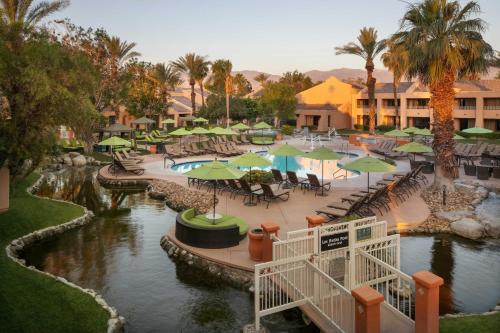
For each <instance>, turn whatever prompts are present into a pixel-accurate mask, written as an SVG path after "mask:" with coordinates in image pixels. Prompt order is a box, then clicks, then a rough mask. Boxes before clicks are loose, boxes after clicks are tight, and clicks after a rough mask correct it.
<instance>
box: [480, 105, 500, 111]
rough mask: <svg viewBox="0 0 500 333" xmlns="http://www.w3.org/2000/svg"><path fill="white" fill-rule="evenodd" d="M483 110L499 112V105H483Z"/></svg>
mask: <svg viewBox="0 0 500 333" xmlns="http://www.w3.org/2000/svg"><path fill="white" fill-rule="evenodd" d="M483 109H484V110H500V105H485V106H484V108H483Z"/></svg>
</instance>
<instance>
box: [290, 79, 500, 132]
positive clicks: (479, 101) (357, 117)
mask: <svg viewBox="0 0 500 333" xmlns="http://www.w3.org/2000/svg"><path fill="white" fill-rule="evenodd" d="M349 87H350V88H349ZM455 93H456V103H455V110H454V113H453V116H454V125H455V129H456V130H463V129H466V128H469V127H475V126H476V127H485V128H488V129H491V130H494V131H498V130H500V80H479V81H457V82H456V83H455ZM349 98H350V100H349ZM375 98H376V108H377V109H376V117H377V118H376V123H377V125H394V124H395V123H396V112H395V102H394V93H393V87H392V83H377V84H376V87H375ZM297 99H298V101H299V104H298V106H297V112H296V115H297V128H301V127H303V126H311V125H312V126H315V127H316V128H317V129H318V130H327V129H328V128H346V127H353V126H354V125H356V124H358V125H368V119H369V116H368V113H369V109H368V91H367V88H363V89H360V88H359V86H355V85H353V84H351V83H346V82H342V81H339V80H337V79H335V78H330V79H328V80H327V81H325V82H323V83H322V84H319V85H317V86H315V87H313V88H311V89H308V90H306V91H303V92H301V93H299V94H297ZM429 100H430V92H429V89H428V88H427V87H426V86H425V85H423V84H422V83H420V82H401V83H400V84H399V86H398V90H397V103H398V105H399V117H400V124H401V127H408V126H416V127H430V125H431V124H432V119H433V114H432V108H431V107H430V106H429ZM349 114H350V117H349Z"/></svg>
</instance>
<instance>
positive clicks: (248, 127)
mask: <svg viewBox="0 0 500 333" xmlns="http://www.w3.org/2000/svg"><path fill="white" fill-rule="evenodd" d="M231 128H232V129H235V130H240V131H244V130H249V129H250V126H247V125H245V124H243V123H237V124H236V125H233V126H231Z"/></svg>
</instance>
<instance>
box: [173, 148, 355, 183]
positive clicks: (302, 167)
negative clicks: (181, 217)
mask: <svg viewBox="0 0 500 333" xmlns="http://www.w3.org/2000/svg"><path fill="white" fill-rule="evenodd" d="M259 154H260V155H261V156H263V157H265V158H267V159H268V160H270V161H271V162H272V163H273V164H272V165H271V166H268V167H264V168H252V170H256V169H257V170H265V171H269V170H271V169H278V170H280V171H281V172H282V173H285V171H286V170H288V171H295V172H296V173H297V176H299V177H307V174H308V173H312V174H316V175H317V176H318V178H320V179H321V161H318V160H312V159H309V158H305V157H288V158H286V157H284V156H274V155H271V154H269V153H267V152H259ZM339 154H340V155H342V156H343V158H342V159H341V160H333V161H323V176H324V179H337V178H353V177H357V176H359V173H356V172H351V171H347V170H345V169H342V168H341V167H340V166H339V164H337V163H338V162H339V161H341V164H345V163H346V161H347V159H349V158H356V157H358V155H356V154H345V153H340V152H339ZM209 162H211V160H203V161H191V162H183V163H179V164H176V165H174V166H173V167H172V170H175V171H177V172H180V173H184V172H188V171H190V170H192V169H195V168H197V167H199V166H201V165H203V164H205V163H209ZM221 162H226V163H227V160H222V161H221ZM341 164H340V165H341ZM241 169H242V170H245V171H246V170H248V168H241Z"/></svg>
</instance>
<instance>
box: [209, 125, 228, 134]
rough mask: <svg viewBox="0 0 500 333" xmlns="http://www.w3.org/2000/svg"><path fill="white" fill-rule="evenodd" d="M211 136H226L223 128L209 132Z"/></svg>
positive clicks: (216, 128) (212, 129) (215, 128)
mask: <svg viewBox="0 0 500 333" xmlns="http://www.w3.org/2000/svg"><path fill="white" fill-rule="evenodd" d="M209 132H210V134H215V135H225V131H224V129H223V128H222V127H218V126H217V127H214V128H211V129H210V130H209Z"/></svg>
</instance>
